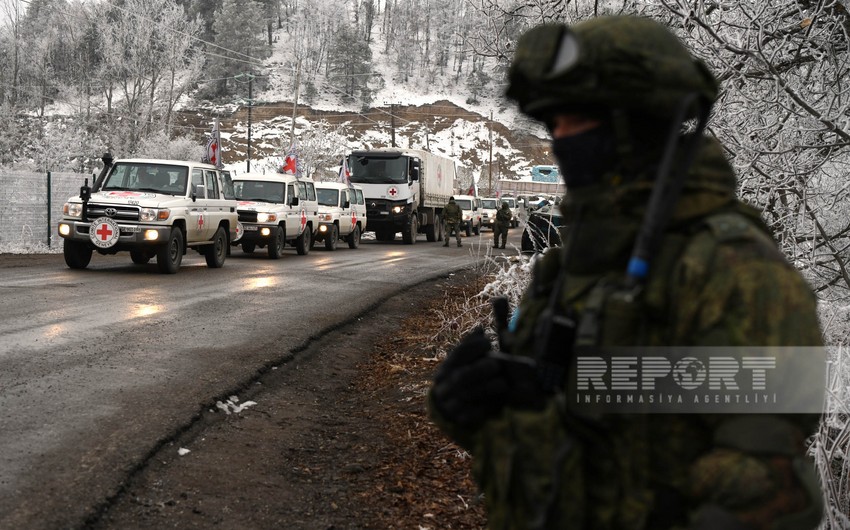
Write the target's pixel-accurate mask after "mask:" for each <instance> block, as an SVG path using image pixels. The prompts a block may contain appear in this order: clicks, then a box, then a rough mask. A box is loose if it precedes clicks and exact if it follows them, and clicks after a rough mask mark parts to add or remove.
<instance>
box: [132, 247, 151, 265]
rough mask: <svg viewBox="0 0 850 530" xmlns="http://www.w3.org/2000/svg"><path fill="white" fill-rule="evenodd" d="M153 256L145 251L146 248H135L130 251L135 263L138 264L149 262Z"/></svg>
mask: <svg viewBox="0 0 850 530" xmlns="http://www.w3.org/2000/svg"><path fill="white" fill-rule="evenodd" d="M152 257H153V256H151V255H150V254H148V253H147V252H145V251H144V250H139V249H137V248H134V249H133V250H131V251H130V259H131V260H133V263H135V264H136V265H144V264H145V263H147V262H149V261H150V260H151V258H152Z"/></svg>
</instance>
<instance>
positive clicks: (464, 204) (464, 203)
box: [455, 199, 472, 210]
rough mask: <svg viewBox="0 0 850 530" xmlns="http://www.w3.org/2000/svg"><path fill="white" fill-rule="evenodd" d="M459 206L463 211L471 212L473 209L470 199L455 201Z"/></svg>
mask: <svg viewBox="0 0 850 530" xmlns="http://www.w3.org/2000/svg"><path fill="white" fill-rule="evenodd" d="M455 202H456V203H457V205H458V206H460V209H461V210H471V209H472V201H470V200H469V199H464V200H456V201H455Z"/></svg>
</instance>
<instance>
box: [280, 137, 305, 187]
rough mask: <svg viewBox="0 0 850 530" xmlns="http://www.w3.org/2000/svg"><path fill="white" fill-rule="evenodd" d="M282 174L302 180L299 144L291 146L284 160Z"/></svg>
mask: <svg viewBox="0 0 850 530" xmlns="http://www.w3.org/2000/svg"><path fill="white" fill-rule="evenodd" d="M280 172H281V173H284V174H287V175H295V177H296V178H301V160H300V158H299V156H298V145H297V144H295V143H293V144H292V145H290V146H289V152H288V153H287V154H286V156H285V157H284V158H283V165H282V166H281V167H280Z"/></svg>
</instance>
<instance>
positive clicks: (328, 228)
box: [313, 221, 334, 241]
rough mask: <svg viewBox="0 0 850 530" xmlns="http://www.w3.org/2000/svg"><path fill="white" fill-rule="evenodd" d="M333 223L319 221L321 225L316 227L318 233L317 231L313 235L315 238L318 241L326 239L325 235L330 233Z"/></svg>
mask: <svg viewBox="0 0 850 530" xmlns="http://www.w3.org/2000/svg"><path fill="white" fill-rule="evenodd" d="M333 225H334V223H333V221H321V222H319V227H318V228H317V229H316V233H315V235H313V239H314V240H316V241H324V240H325V237H326V236H327V235H328V234H330V232H331V227H332V226H333ZM323 229H324V230H323Z"/></svg>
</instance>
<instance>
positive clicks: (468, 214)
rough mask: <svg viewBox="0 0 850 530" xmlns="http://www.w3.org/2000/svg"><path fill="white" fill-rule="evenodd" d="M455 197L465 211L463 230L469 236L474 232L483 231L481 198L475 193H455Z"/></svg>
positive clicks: (462, 221) (463, 211)
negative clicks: (474, 194)
mask: <svg viewBox="0 0 850 530" xmlns="http://www.w3.org/2000/svg"><path fill="white" fill-rule="evenodd" d="M454 198H455V202H456V203H457V205H458V206H460V209H461V211H462V213H463V216H462V218H461V222H460V228H461V230H464V231H466V235H467V237H468V236H471V235H472V234H473V233H474V234H475V235H478V234H479V232H480V231H481V207H480V202H481V199H479V198H478V197H475V196H473V195H455V196H454Z"/></svg>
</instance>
